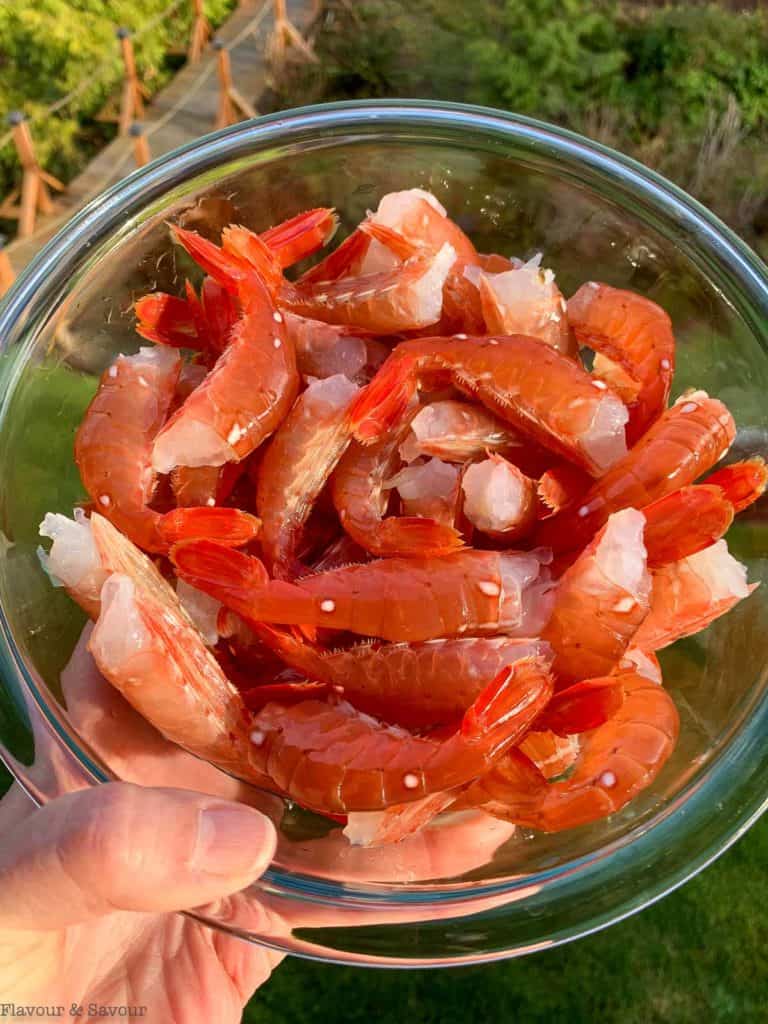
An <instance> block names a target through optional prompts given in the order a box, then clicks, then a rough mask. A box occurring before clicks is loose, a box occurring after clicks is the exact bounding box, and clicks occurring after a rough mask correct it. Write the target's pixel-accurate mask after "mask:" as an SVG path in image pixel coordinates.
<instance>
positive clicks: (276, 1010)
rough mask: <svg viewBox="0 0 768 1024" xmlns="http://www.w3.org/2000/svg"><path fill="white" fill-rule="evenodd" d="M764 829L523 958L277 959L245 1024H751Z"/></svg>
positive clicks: (765, 894)
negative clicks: (396, 963)
mask: <svg viewBox="0 0 768 1024" xmlns="http://www.w3.org/2000/svg"><path fill="white" fill-rule="evenodd" d="M766 905H768V819H766V818H764V819H763V820H762V821H761V822H759V823H758V824H757V825H756V826H755V827H754V828H753V829H752V830H751V832H750V833H749V834H748V835H747V836H745V837H744V838H743V839H742V840H741V841H740V842H739V843H738V844H737V845H736V847H735V848H733V849H732V850H730V851H729V852H728V853H726V854H725V855H724V856H723V857H722V858H721V859H720V860H719V861H718V862H717V863H716V864H714V865H713V866H712V867H710V868H709V869H708V870H707V871H704V872H703V873H702V874H701V875H699V876H698V877H697V878H695V879H694V880H693V881H692V882H690V883H689V884H688V885H686V886H684V887H683V888H682V889H680V890H678V891H677V892H676V893H673V894H672V895H671V896H669V897H668V898H667V899H665V900H662V901H661V902H660V903H658V904H656V905H655V906H653V907H650V908H649V909H647V910H645V911H644V912H643V913H641V914H639V915H635V916H634V917H632V918H630V919H629V920H627V921H623V922H622V923H621V924H618V925H616V926H615V927H613V928H609V929H608V930H606V931H603V932H600V933H599V934H597V935H593V936H591V937H589V938H587V939H583V940H582V941H580V942H576V943H571V944H569V945H566V946H562V947H560V948H559V949H554V950H551V951H549V952H544V953H538V954H536V955H534V956H530V957H526V958H524V959H522V960H517V961H508V962H506V963H499V964H493V965H490V966H485V967H472V968H462V969H455V970H441V971H419V970H414V971H399V970H398V971H366V970H361V969H360V968H353V967H335V966H327V965H325V964H316V963H308V962H306V961H301V960H289V961H286V962H285V963H284V964H283V966H282V967H280V968H279V970H278V971H277V972H276V973H275V975H274V976H273V977H272V979H271V980H270V981H269V982H268V983H267V984H266V985H265V986H264V988H262V989H261V991H260V992H258V993H257V994H256V996H255V997H254V999H253V1000H252V1002H251V1004H250V1005H249V1007H248V1010H247V1011H246V1014H245V1018H244V1019H245V1021H246V1022H247V1024H295V1022H297V1021H311V1022H314V1021H320V1020H323V1019H324V1018H325V1017H326V1015H329V1016H331V1017H332V1019H333V1020H334V1022H338V1024H341V1022H343V1024H357V1022H360V1024H363V1022H366V1024H367V1022H368V1021H376V1022H377V1024H466V1022H467V1021H471V1022H473V1024H485V1022H486V1021H488V1022H497V1021H498V1022H507V1021H519V1022H521V1024H534V1022H539V1021H540V1022H546V1024H550V1022H558V1024H614V1022H615V1024H689V1022H698V1021H700V1022H703V1021H706V1022H707V1024H720V1022H723V1024H726V1022H728V1024H730V1022H734V1024H735V1022H738V1024H757V1022H758V1021H765V1020H768V999H767V998H766V996H767V994H768V965H767V960H766V946H767V945H768V914H766Z"/></svg>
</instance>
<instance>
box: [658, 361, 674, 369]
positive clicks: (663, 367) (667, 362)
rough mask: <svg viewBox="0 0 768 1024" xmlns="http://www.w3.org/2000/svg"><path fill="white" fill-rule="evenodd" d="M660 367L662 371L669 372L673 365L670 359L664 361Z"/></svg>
mask: <svg viewBox="0 0 768 1024" xmlns="http://www.w3.org/2000/svg"><path fill="white" fill-rule="evenodd" d="M660 365H661V368H662V370H668V369H669V368H670V366H671V365H672V364H671V363H670V361H669V360H668V359H662V360H661V363H660Z"/></svg>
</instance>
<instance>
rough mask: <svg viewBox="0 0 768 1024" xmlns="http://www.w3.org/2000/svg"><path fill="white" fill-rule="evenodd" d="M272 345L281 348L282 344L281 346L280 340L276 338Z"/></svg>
mask: <svg viewBox="0 0 768 1024" xmlns="http://www.w3.org/2000/svg"><path fill="white" fill-rule="evenodd" d="M272 344H273V345H274V346H275V348H280V344H281V342H280V339H279V338H274V339H273V341H272Z"/></svg>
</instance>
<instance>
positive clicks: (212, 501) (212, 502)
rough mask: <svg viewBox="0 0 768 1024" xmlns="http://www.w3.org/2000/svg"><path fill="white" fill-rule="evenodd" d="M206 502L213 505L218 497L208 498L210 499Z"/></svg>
mask: <svg viewBox="0 0 768 1024" xmlns="http://www.w3.org/2000/svg"><path fill="white" fill-rule="evenodd" d="M205 504H206V505H209V506H211V507H213V506H214V505H215V504H216V499H215V498H208V500H207V501H206V503H205Z"/></svg>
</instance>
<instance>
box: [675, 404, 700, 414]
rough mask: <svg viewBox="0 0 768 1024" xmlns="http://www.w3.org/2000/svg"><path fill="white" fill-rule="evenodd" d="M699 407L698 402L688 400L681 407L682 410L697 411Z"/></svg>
mask: <svg viewBox="0 0 768 1024" xmlns="http://www.w3.org/2000/svg"><path fill="white" fill-rule="evenodd" d="M698 408H699V405H698V402H686V403H685V405H684V406H682V408H681V409H680V412H696V410H697V409H698Z"/></svg>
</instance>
